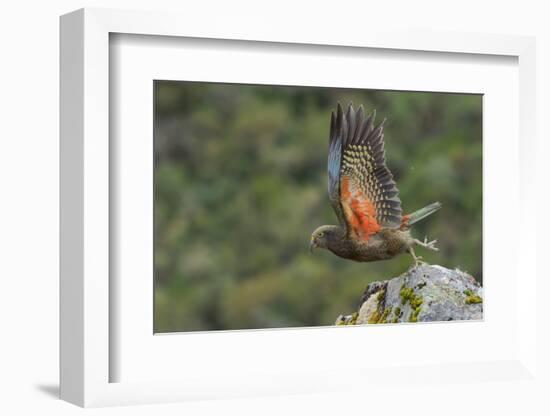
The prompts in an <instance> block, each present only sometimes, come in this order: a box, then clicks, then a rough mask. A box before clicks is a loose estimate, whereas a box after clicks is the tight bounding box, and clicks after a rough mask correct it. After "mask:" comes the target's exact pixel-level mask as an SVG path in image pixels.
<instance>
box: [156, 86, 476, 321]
mask: <svg viewBox="0 0 550 416" xmlns="http://www.w3.org/2000/svg"><path fill="white" fill-rule="evenodd" d="M154 88H155V132H154V134H155V181H154V185H155V190H154V192H155V308H154V323H155V332H172V331H196V330H216V329H244V328H269V327H292V326H315V325H331V324H333V323H334V321H335V319H336V317H337V316H338V315H339V314H341V313H346V314H347V313H351V312H353V311H354V310H356V309H357V307H358V306H359V300H360V298H361V294H362V292H363V290H364V288H365V286H366V285H367V284H368V283H370V282H372V281H374V280H385V279H388V278H391V277H395V276H397V275H399V274H401V273H403V272H404V271H406V270H407V268H408V267H409V265H410V264H411V257H410V256H409V255H402V256H399V257H397V258H394V259H392V260H389V261H382V262H375V263H355V262H351V261H348V260H343V259H340V258H338V257H336V256H334V255H333V254H332V253H330V252H328V251H324V250H317V251H316V252H315V254H314V255H311V254H310V253H309V251H308V244H309V239H310V235H311V232H312V231H313V230H314V229H315V228H316V227H317V226H319V225H323V224H336V223H337V220H336V217H335V215H334V213H333V211H332V209H331V206H330V204H329V202H328V197H327V173H326V164H327V152H328V132H329V120H330V112H331V111H332V110H333V109H334V108H335V106H336V103H337V102H338V101H339V102H341V103H342V105H344V106H347V104H348V103H349V102H353V103H354V104H355V105H356V106H358V105H359V104H363V106H364V107H365V110H366V111H367V112H370V111H372V110H373V109H376V110H377V114H378V116H377V120H378V122H380V121H382V119H383V118H387V122H386V125H385V141H386V159H387V163H388V167H389V168H390V170H391V171H392V172H393V174H394V177H395V179H396V181H397V186H398V188H399V190H400V198H401V201H402V206H403V209H404V212H406V213H408V212H412V211H414V210H416V209H419V208H421V207H423V206H425V205H427V204H429V203H431V202H434V201H440V202H442V203H443V208H442V209H441V210H440V211H439V212H437V213H436V214H434V215H432V216H431V217H428V218H427V219H425V220H423V221H422V222H420V223H418V224H417V225H415V226H414V228H413V230H412V232H413V235H414V236H415V237H417V238H420V239H422V238H424V236H425V235H427V236H428V237H429V238H430V239H438V240H439V242H438V246H439V248H440V251H439V252H437V253H432V252H428V251H426V250H424V249H422V248H420V247H419V248H418V249H417V250H416V251H417V254H420V255H422V256H423V257H424V259H425V260H426V261H428V262H430V263H432V264H441V265H442V266H445V267H448V268H455V267H458V268H460V269H461V270H465V271H467V272H469V273H471V274H472V275H473V276H474V277H475V278H476V279H477V280H478V281H480V282H481V280H482V130H481V129H482V127H481V121H482V97H481V96H480V95H471V94H443V93H424V92H400V91H377V90H357V89H336V88H310V87H282V86H255V85H236V84H217V83H193V82H170V81H156V82H155V84H154Z"/></svg>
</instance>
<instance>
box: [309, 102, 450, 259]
mask: <svg viewBox="0 0 550 416" xmlns="http://www.w3.org/2000/svg"><path fill="white" fill-rule="evenodd" d="M374 117H375V112H373V113H372V114H371V115H370V116H368V117H366V115H365V112H364V110H363V106H360V107H359V108H358V110H357V111H355V110H354V109H353V106H352V105H351V104H350V105H349V106H348V109H347V111H346V112H345V113H344V111H343V110H342V106H341V105H340V103H338V107H337V110H336V114H334V112H332V116H331V120H330V137H329V154H328V194H329V199H330V203H331V205H332V207H333V209H334V212H335V213H336V216H337V217H338V222H339V225H323V226H321V227H319V228H317V229H316V230H315V231H314V232H313V234H311V240H310V250H311V251H313V249H314V248H316V247H319V248H324V249H328V250H330V251H332V252H333V253H334V254H336V255H337V256H339V257H343V258H345V259H350V260H355V261H360V262H368V261H377V260H387V259H391V258H393V257H395V256H397V255H399V254H402V253H409V254H411V256H412V257H413V259H414V262H415V264H416V265H418V264H419V263H422V261H421V259H422V258H421V257H419V256H417V255H416V254H415V252H414V246H415V245H419V246H422V247H425V248H427V249H429V250H433V251H437V250H438V249H437V247H436V246H435V243H436V242H437V240H434V241H428V240H427V238H424V241H420V240H417V239H416V238H413V237H412V236H411V233H410V228H411V226H412V225H413V224H415V223H417V222H418V221H420V220H422V219H424V218H426V217H427V216H428V215H431V214H433V213H434V212H435V211H437V210H438V209H439V208H441V204H440V203H439V202H434V203H432V204H430V205H428V206H426V207H424V208H421V209H419V210H418V211H415V212H413V213H411V214H408V215H403V211H402V209H401V200H400V199H399V196H398V194H399V191H398V189H397V186H396V184H395V181H394V180H393V175H392V173H391V172H390V170H389V169H388V167H387V166H386V155H385V150H384V132H383V129H384V121H385V120H384V121H383V122H382V123H380V125H378V126H375V125H374Z"/></svg>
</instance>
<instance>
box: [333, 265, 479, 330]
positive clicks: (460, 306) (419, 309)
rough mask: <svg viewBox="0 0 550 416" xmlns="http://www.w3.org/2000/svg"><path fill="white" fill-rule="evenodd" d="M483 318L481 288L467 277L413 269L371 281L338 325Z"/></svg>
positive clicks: (434, 269)
mask: <svg viewBox="0 0 550 416" xmlns="http://www.w3.org/2000/svg"><path fill="white" fill-rule="evenodd" d="M482 318H483V288H482V287H481V286H480V285H479V284H478V283H477V282H476V280H475V279H474V278H473V277H472V276H470V275H469V274H467V273H465V272H463V271H460V270H458V269H455V270H450V269H447V268H445V267H442V266H438V265H428V264H423V265H420V266H415V267H412V268H411V269H409V270H408V271H407V272H405V273H403V274H402V275H401V276H398V277H395V278H393V279H390V280H386V281H381V282H374V283H371V284H370V285H368V286H367V288H366V289H365V291H364V293H363V296H362V297H361V306H360V308H359V311H357V312H354V313H353V314H351V315H340V316H339V317H338V318H337V319H336V324H337V325H361V324H379V323H399V322H438V321H463V320H478V319H482Z"/></svg>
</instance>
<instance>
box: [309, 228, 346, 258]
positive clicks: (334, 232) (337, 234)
mask: <svg viewBox="0 0 550 416" xmlns="http://www.w3.org/2000/svg"><path fill="white" fill-rule="evenodd" d="M340 239H342V229H341V228H340V227H338V226H336V225H322V226H320V227H319V228H317V229H316V230H315V231H313V233H312V234H311V239H310V240H309V251H311V252H312V253H313V249H314V248H326V249H328V248H330V247H331V244H332V243H333V242H334V243H335V242H336V241H337V240H340Z"/></svg>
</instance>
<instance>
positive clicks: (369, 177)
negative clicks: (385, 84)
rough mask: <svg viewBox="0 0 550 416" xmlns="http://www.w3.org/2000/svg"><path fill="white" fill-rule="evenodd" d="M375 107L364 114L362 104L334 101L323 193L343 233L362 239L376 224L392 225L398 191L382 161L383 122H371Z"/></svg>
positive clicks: (398, 222)
mask: <svg viewBox="0 0 550 416" xmlns="http://www.w3.org/2000/svg"><path fill="white" fill-rule="evenodd" d="M375 114H376V112H374V111H373V112H372V114H370V115H369V116H368V117H366V118H365V113H364V110H363V107H362V106H360V107H359V109H358V110H357V111H355V110H354V109H353V106H352V105H351V104H350V105H349V106H348V108H347V110H346V112H345V113H344V111H343V109H342V106H341V105H340V104H338V106H337V109H336V114H334V112H333V113H332V115H331V121H330V138H329V157H328V173H329V184H328V191H329V198H330V202H331V204H332V207H333V208H334V211H335V213H336V216H337V217H338V220H339V221H340V223H341V225H342V226H345V227H346V231H347V233H348V235H351V236H353V237H356V238H362V239H368V238H369V236H370V235H372V234H375V233H377V232H378V231H379V230H380V229H381V228H398V227H399V226H400V225H401V218H402V214H403V213H402V209H401V200H400V199H399V196H398V195H399V190H398V189H397V186H396V184H395V181H394V180H393V175H392V173H391V172H390V170H389V169H388V167H387V166H386V156H385V149H384V133H383V131H384V122H382V123H380V125H378V126H377V127H375V126H374V118H375Z"/></svg>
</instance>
